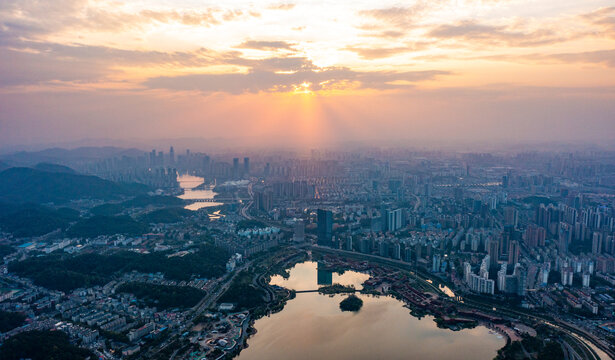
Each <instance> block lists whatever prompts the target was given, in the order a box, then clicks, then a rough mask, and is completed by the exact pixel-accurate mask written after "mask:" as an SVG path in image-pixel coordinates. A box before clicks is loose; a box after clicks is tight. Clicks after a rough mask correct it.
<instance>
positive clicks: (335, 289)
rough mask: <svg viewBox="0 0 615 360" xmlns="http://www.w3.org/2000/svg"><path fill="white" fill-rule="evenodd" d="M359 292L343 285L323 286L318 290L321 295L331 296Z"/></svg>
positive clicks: (352, 287)
mask: <svg viewBox="0 0 615 360" xmlns="http://www.w3.org/2000/svg"><path fill="white" fill-rule="evenodd" d="M355 291H357V290H356V289H355V288H354V286H352V285H350V286H345V285H341V284H333V285H328V286H321V287H320V288H318V292H319V293H321V294H326V295H331V294H341V293H353V292H355Z"/></svg>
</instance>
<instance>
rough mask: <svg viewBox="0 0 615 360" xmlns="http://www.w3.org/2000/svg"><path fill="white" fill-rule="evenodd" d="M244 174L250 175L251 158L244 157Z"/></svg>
mask: <svg viewBox="0 0 615 360" xmlns="http://www.w3.org/2000/svg"><path fill="white" fill-rule="evenodd" d="M243 174H244V175H250V158H249V157H245V158H243Z"/></svg>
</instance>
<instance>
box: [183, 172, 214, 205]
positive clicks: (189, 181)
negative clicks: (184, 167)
mask: <svg viewBox="0 0 615 360" xmlns="http://www.w3.org/2000/svg"><path fill="white" fill-rule="evenodd" d="M177 181H178V182H179V187H181V188H182V189H183V190H184V193H183V194H182V195H180V196H178V197H179V198H180V199H184V200H204V199H205V200H207V199H213V198H214V196H215V195H216V193H215V192H214V191H213V188H212V187H211V186H206V187H205V188H203V189H196V190H195V188H196V187H197V186H199V185H201V184H203V182H204V181H205V179H204V178H202V177H200V176H194V175H189V174H182V175H178V176H177ZM219 205H223V203H219V202H198V201H195V202H193V203H192V204H188V205H186V206H185V207H184V208H185V209H188V210H198V209H202V208H206V207H212V206H219Z"/></svg>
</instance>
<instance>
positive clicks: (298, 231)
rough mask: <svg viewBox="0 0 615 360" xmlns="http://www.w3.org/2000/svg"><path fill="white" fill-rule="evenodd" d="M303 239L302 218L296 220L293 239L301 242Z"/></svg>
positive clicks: (303, 226) (303, 225)
mask: <svg viewBox="0 0 615 360" xmlns="http://www.w3.org/2000/svg"><path fill="white" fill-rule="evenodd" d="M304 240H305V224H304V223H303V220H296V221H295V226H294V235H293V241H295V242H303V241H304Z"/></svg>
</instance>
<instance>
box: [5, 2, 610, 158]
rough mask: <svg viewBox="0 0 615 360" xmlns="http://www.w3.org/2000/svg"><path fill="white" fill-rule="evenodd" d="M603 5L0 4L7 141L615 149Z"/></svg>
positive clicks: (606, 19) (18, 143)
mask: <svg viewBox="0 0 615 360" xmlns="http://www.w3.org/2000/svg"><path fill="white" fill-rule="evenodd" d="M614 16H615V7H613V3H612V1H608V0H591V1H575V0H561V1H529V0H518V1H516V0H499V1H498V0H466V1H444V0H439V1H409V2H395V1H388V0H387V1H377V2H376V1H352V2H346V1H321V2H313V1H294V2H278V1H258V2H247V1H226V2H223V3H221V2H208V1H188V0H181V1H173V2H169V1H161V0H157V1H130V2H123V1H113V2H109V1H98V0H61V1H17V0H6V1H3V2H2V4H0V63H1V64H2V65H0V108H1V109H2V110H1V112H0V129H1V131H0V143H1V144H2V145H3V146H4V147H6V146H24V145H34V144H61V143H70V142H75V141H80V140H83V139H105V138H106V139H120V140H128V139H141V140H148V139H173V138H186V137H190V138H194V137H198V138H204V139H214V138H222V139H232V140H235V141H243V142H244V143H246V144H253V145H268V146H271V145H281V146H295V147H311V146H322V145H338V144H342V143H349V142H350V143H352V142H355V143H357V142H362V143H374V144H380V145H386V144H387V143H388V142H398V143H402V144H403V143H404V142H407V143H411V142H412V141H417V140H420V141H422V142H425V143H429V141H433V142H434V143H436V142H440V143H446V144H450V143H455V142H460V143H473V142H476V141H486V142H496V143H498V142H506V143H514V142H520V143H525V142H533V143H536V142H564V143H566V142H574V143H598V142H599V143H602V144H609V143H612V140H613V139H614V137H615V121H614V119H613V114H615V76H613V74H614V67H615V25H614Z"/></svg>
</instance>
